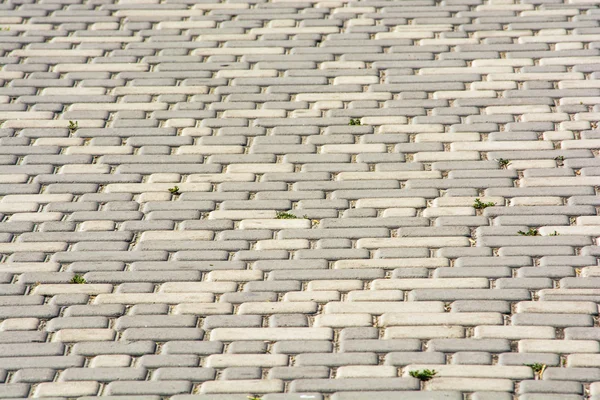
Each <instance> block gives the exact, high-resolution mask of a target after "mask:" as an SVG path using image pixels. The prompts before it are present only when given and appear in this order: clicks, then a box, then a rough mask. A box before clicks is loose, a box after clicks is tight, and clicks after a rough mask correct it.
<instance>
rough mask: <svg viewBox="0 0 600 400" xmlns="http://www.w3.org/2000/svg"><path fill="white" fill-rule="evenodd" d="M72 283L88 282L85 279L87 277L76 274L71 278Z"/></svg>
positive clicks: (81, 283)
mask: <svg viewBox="0 0 600 400" xmlns="http://www.w3.org/2000/svg"><path fill="white" fill-rule="evenodd" d="M71 283H75V284H78V285H83V284H84V283H87V281H86V280H85V278H84V277H83V276H81V275H75V276H73V278H71Z"/></svg>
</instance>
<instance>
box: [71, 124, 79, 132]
mask: <svg viewBox="0 0 600 400" xmlns="http://www.w3.org/2000/svg"><path fill="white" fill-rule="evenodd" d="M77 129H79V122H77V121H69V131H71V133H73V132H77Z"/></svg>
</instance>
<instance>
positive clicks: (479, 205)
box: [473, 198, 496, 210]
mask: <svg viewBox="0 0 600 400" xmlns="http://www.w3.org/2000/svg"><path fill="white" fill-rule="evenodd" d="M495 205H496V203H494V202H491V201H490V202H489V203H484V202H482V201H481V199H479V198H477V199H475V203H473V208H475V209H476V210H483V209H484V208H487V207H493V206H495Z"/></svg>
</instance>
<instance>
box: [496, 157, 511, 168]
mask: <svg viewBox="0 0 600 400" xmlns="http://www.w3.org/2000/svg"><path fill="white" fill-rule="evenodd" d="M496 161H498V164H500V168H502V169H506V167H508V166H509V165H510V160H505V159H504V158H499V159H497V160H496Z"/></svg>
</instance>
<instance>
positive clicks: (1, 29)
mask: <svg viewBox="0 0 600 400" xmlns="http://www.w3.org/2000/svg"><path fill="white" fill-rule="evenodd" d="M0 31H10V26H2V27H0Z"/></svg>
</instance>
